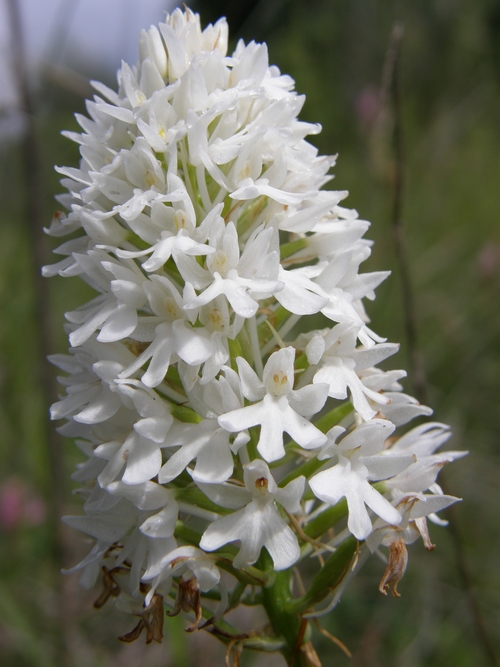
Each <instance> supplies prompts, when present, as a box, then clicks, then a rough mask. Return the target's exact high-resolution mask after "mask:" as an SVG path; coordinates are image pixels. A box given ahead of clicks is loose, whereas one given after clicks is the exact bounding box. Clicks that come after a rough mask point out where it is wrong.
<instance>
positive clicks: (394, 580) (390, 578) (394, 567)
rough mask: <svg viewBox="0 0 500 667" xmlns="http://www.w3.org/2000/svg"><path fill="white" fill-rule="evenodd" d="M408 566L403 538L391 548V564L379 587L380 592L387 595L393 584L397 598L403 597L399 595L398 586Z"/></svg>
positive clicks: (394, 594) (388, 565) (396, 541)
mask: <svg viewBox="0 0 500 667" xmlns="http://www.w3.org/2000/svg"><path fill="white" fill-rule="evenodd" d="M407 564H408V551H407V550H406V544H405V541H404V540H403V538H402V537H400V538H399V539H397V540H394V542H393V543H392V544H391V545H390V546H389V563H388V564H387V567H386V570H385V572H384V576H383V577H382V580H381V582H380V585H379V587H378V589H379V591H380V592H381V593H383V594H384V595H387V591H388V590H389V587H390V585H391V584H392V594H393V596H394V597H395V598H399V597H401V595H400V593H398V590H397V585H398V583H399V581H401V579H402V578H403V575H404V573H405V571H406V565H407Z"/></svg>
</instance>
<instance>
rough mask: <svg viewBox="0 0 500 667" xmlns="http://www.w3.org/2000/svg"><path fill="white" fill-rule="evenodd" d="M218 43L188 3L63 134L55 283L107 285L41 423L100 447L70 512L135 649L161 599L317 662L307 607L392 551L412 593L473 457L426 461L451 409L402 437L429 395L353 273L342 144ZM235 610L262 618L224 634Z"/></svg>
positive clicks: (285, 86)
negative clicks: (450, 490) (246, 608)
mask: <svg viewBox="0 0 500 667" xmlns="http://www.w3.org/2000/svg"><path fill="white" fill-rule="evenodd" d="M227 38H228V30H227V25H226V22H225V20H224V19H221V20H220V21H218V22H217V23H216V24H215V25H209V26H208V27H207V28H206V29H205V30H203V31H202V30H201V27H200V21H199V17H198V15H196V14H193V13H192V12H191V11H190V10H188V9H186V10H185V11H184V12H183V11H181V10H179V9H176V10H175V11H174V12H173V13H172V14H171V15H168V16H167V18H166V20H165V22H164V23H162V24H160V25H159V27H158V28H156V27H151V29H150V30H148V31H144V30H143V31H142V32H141V35H140V40H139V52H140V59H139V62H138V64H137V66H136V67H129V66H128V65H127V64H125V63H123V65H122V67H121V69H120V71H119V73H118V84H119V85H118V92H114V91H113V90H111V89H109V88H107V87H106V86H104V85H103V84H101V83H94V84H93V85H94V87H95V89H96V91H97V95H95V97H94V100H93V101H89V102H87V110H88V114H89V117H85V116H81V115H77V120H78V123H79V124H80V126H81V127H82V130H83V132H82V133H81V134H78V133H74V132H67V133H66V136H67V137H68V138H70V139H71V140H73V141H75V142H77V143H78V144H80V153H81V162H80V166H79V168H68V167H64V168H59V169H58V171H59V172H60V173H61V174H62V175H63V177H64V178H63V180H62V184H63V186H64V187H65V188H66V189H67V193H65V194H63V195H61V196H60V197H59V202H60V203H61V205H62V206H63V207H64V208H65V209H66V211H67V212H66V213H62V212H59V213H57V214H56V215H55V217H54V220H53V222H52V225H51V227H50V229H48V230H47V231H48V233H49V234H51V235H52V236H54V237H65V236H70V239H69V240H66V241H65V242H64V243H63V244H62V245H60V246H59V247H58V248H57V249H56V250H55V252H56V253H57V254H59V255H61V256H62V259H61V261H59V262H58V263H56V264H54V265H52V266H49V267H45V269H44V274H45V275H47V276H50V275H55V274H59V275H61V276H80V277H81V278H82V279H83V280H84V281H86V282H87V283H88V284H89V285H90V286H91V287H93V288H94V289H95V290H96V292H97V296H96V297H95V298H93V299H92V300H91V301H90V302H89V303H87V304H85V305H83V306H81V307H79V308H77V309H76V310H74V311H72V312H69V313H67V314H66V318H67V321H68V324H67V329H68V333H69V340H70V344H71V349H70V350H69V354H67V355H54V356H53V357H52V358H51V361H52V362H53V363H54V364H55V365H56V366H58V367H59V368H60V369H62V371H64V372H65V374H66V375H65V376H64V377H61V378H60V382H61V384H62V385H63V386H64V387H65V394H64V395H63V396H61V399H60V400H59V401H58V402H57V403H55V404H54V405H53V406H52V412H51V416H52V418H53V419H55V420H59V419H65V420H66V422H65V423H64V425H63V426H61V427H60V429H59V431H60V432H61V433H62V434H63V435H64V436H68V437H71V438H74V439H75V440H76V444H77V445H78V447H79V448H80V449H81V451H82V452H83V454H84V456H85V457H86V460H85V462H84V463H81V464H80V465H79V466H78V468H77V470H76V472H75V473H74V475H73V478H74V479H75V480H76V481H77V482H79V483H80V484H81V485H82V489H81V490H80V493H81V495H82V496H83V498H84V500H85V502H84V506H83V509H84V515H82V516H70V517H66V518H65V521H66V522H67V523H68V524H69V525H70V526H72V527H74V528H77V529H79V530H81V531H82V532H84V533H86V534H87V535H88V536H90V538H92V540H93V544H92V548H91V550H90V553H89V554H88V556H87V557H86V558H85V559H84V560H83V561H82V562H81V563H80V564H79V565H78V566H77V567H76V568H75V569H80V570H82V584H83V585H84V586H85V587H91V586H93V585H94V584H95V583H96V581H97V579H102V583H103V585H104V590H103V593H102V594H101V595H100V597H99V599H98V600H97V602H96V606H98V607H99V606H102V604H104V603H105V602H106V601H107V600H108V598H110V597H113V598H115V602H116V604H117V606H118V607H119V608H120V609H122V610H124V611H127V612H129V613H131V614H134V615H136V616H137V617H138V618H139V622H138V625H136V627H135V628H134V630H132V631H131V632H129V633H128V634H125V635H124V636H123V637H122V639H123V640H125V641H132V640H133V639H136V638H137V637H138V636H139V634H140V633H141V631H142V630H145V631H146V640H147V642H150V641H152V640H156V641H160V640H161V637H162V625H163V621H164V615H165V614H164V610H165V608H166V609H167V614H169V615H171V614H175V613H179V612H182V613H183V614H185V615H186V617H187V618H189V619H190V624H189V626H188V627H187V628H186V629H187V630H188V631H193V630H195V629H198V628H201V627H205V628H206V629H207V630H209V631H210V632H212V633H213V634H215V635H216V636H218V637H219V638H220V639H221V640H222V641H225V642H226V643H227V644H228V646H231V648H233V649H234V647H235V646H236V647H237V648H239V649H241V648H242V647H248V648H253V649H257V650H278V651H281V652H282V653H283V654H284V655H285V657H286V658H287V660H289V661H292V660H293V661H296V664H300V663H299V661H302V663H301V664H318V662H314V660H317V656H316V655H315V652H314V648H313V646H312V644H311V641H310V632H309V629H308V623H309V621H308V620H307V619H308V618H310V617H314V616H319V615H321V614H322V613H326V612H328V611H330V610H331V609H333V607H334V606H335V604H336V603H337V602H338V600H339V599H340V595H341V594H342V592H343V590H344V588H345V587H346V585H347V583H348V581H349V580H350V579H351V578H352V576H353V574H354V573H356V572H357V571H358V569H359V568H360V567H361V565H362V563H363V562H364V561H365V560H366V558H367V557H368V555H369V554H371V553H373V552H374V551H379V552H380V551H384V549H385V548H388V554H389V556H388V562H387V567H386V571H385V573H383V576H382V581H381V584H380V590H381V592H383V593H385V594H386V593H387V590H388V589H389V587H390V586H391V585H392V591H393V593H394V595H398V592H397V588H396V585H397V583H398V581H399V580H400V578H401V577H402V575H403V573H404V569H405V566H406V560H407V551H406V544H408V543H410V542H413V541H414V540H416V539H417V538H418V537H419V536H420V537H422V539H423V540H424V543H425V546H426V547H427V548H428V549H431V548H432V545H431V542H430V538H429V534H428V531H427V524H426V517H429V518H430V519H431V520H433V521H435V522H437V523H444V522H443V521H442V520H441V519H439V518H438V517H436V514H435V513H436V512H437V511H439V510H441V509H443V508H445V507H447V506H448V505H450V504H451V503H453V502H455V501H456V500H457V499H456V498H454V497H451V496H447V495H444V494H443V492H442V490H441V489H440V487H439V486H438V485H437V483H436V477H437V474H438V472H439V471H440V469H441V468H442V466H443V465H444V463H445V462H447V461H451V460H453V459H454V458H457V457H458V456H460V455H461V454H462V453H461V452H460V453H459V452H446V453H436V452H437V450H438V448H439V447H440V446H441V445H442V444H443V443H444V442H445V441H446V440H447V439H448V438H449V436H450V431H449V429H448V427H447V426H445V425H443V424H440V423H435V422H431V423H427V424H424V425H420V426H418V427H416V428H413V429H412V430H409V431H407V432H406V433H405V434H404V435H402V436H399V437H398V436H396V435H395V433H396V429H397V428H398V427H400V426H403V425H405V424H407V423H408V422H409V421H410V420H411V419H413V418H415V417H418V416H422V415H425V416H426V415H429V414H431V410H430V409H429V408H427V407H425V406H422V405H420V404H419V403H418V402H417V401H416V400H415V399H413V398H412V397H410V396H408V395H406V394H404V393H403V392H402V387H401V385H400V384H399V380H400V379H401V378H403V377H404V376H405V372H404V371H399V370H391V371H382V370H380V369H379V368H377V366H378V364H379V363H380V362H382V361H383V360H384V359H386V358H387V357H389V356H390V355H392V354H394V353H395V352H396V351H397V349H398V346H397V345H395V344H392V343H387V342H385V340H384V339H382V338H380V337H379V336H378V335H377V334H375V333H374V332H373V331H372V330H371V329H370V328H369V327H368V325H367V323H368V318H367V315H366V313H365V310H364V307H363V299H364V298H367V299H370V300H372V299H374V298H375V294H374V289H375V288H376V287H377V286H378V285H379V284H380V283H381V282H382V281H383V280H384V279H385V278H386V277H387V275H388V273H387V272H372V273H363V274H360V273H359V267H360V265H361V263H362V262H363V261H364V260H366V259H367V258H368V257H369V255H370V248H371V243H370V242H369V241H367V240H365V239H364V238H363V235H364V233H365V232H366V230H367V229H368V227H369V223H367V222H365V221H363V220H360V219H359V218H358V217H357V214H356V212H355V211H353V210H349V209H346V208H343V207H342V206H341V205H340V202H341V201H342V200H343V199H344V198H345V197H346V196H347V193H346V192H338V191H334V190H323V189H322V187H323V186H324V185H325V183H327V182H328V181H329V179H330V178H331V176H329V170H330V169H331V167H332V166H333V165H334V163H335V158H333V157H325V156H319V155H318V153H317V150H316V149H315V148H314V147H313V146H312V145H311V144H310V143H308V142H307V141H306V137H307V136H308V135H313V134H316V133H318V132H319V131H320V127H319V126H318V125H312V124H309V123H305V122H302V121H300V120H298V118H297V116H298V114H299V112H300V110H301V108H302V105H303V103H304V97H303V96H300V95H298V94H297V93H296V92H295V91H294V81H293V80H292V79H291V78H290V77H289V76H285V75H282V74H281V73H280V71H279V70H278V68H277V67H274V66H271V67H270V66H269V64H268V54H267V48H266V45H265V44H256V43H254V42H251V43H250V44H244V43H243V42H242V41H240V42H239V43H238V45H237V47H236V50H235V51H234V53H233V54H232V55H230V56H228V55H227ZM318 323H319V324H320V325H321V324H322V325H323V326H324V328H320V329H318V328H317V327H318ZM301 567H302V569H303V570H304V571H305V572H306V574H307V576H306V580H307V581H308V582H309V583H308V585H307V586H304V585H303V584H302V579H301V577H300V574H299V573H300V568H301ZM222 571H224V574H223V575H222ZM239 604H246V605H255V604H262V605H264V607H265V609H266V611H267V613H268V616H269V620H270V623H271V627H272V630H269V629H266V630H263V631H261V632H259V631H257V630H252V631H251V632H250V631H246V632H242V631H241V630H238V629H236V628H233V627H232V626H230V624H229V623H228V622H227V621H226V620H225V618H224V615H225V613H226V612H227V611H229V610H231V609H233V608H235V607H236V606H238V605H239Z"/></svg>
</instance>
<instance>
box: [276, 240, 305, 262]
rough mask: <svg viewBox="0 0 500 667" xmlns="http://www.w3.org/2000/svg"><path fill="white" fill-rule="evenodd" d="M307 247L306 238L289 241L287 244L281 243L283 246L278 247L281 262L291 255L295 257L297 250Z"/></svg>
mask: <svg viewBox="0 0 500 667" xmlns="http://www.w3.org/2000/svg"><path fill="white" fill-rule="evenodd" d="M307 246H308V240H307V238H302V239H296V240H295V241H289V242H288V243H283V245H282V246H280V259H281V261H283V260H284V259H286V258H287V257H290V256H291V255H295V253H296V252H299V250H303V249H304V248H307Z"/></svg>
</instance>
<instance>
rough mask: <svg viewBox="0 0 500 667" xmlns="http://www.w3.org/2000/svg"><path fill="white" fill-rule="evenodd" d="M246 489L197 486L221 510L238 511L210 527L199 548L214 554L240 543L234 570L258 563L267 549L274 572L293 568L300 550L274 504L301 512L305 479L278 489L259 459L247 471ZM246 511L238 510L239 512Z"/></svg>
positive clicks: (302, 478)
mask: <svg viewBox="0 0 500 667" xmlns="http://www.w3.org/2000/svg"><path fill="white" fill-rule="evenodd" d="M244 470H245V471H244V479H245V488H242V487H238V486H232V485H230V484H224V485H219V484H213V485H212V484H198V486H200V488H201V489H202V491H203V492H204V493H206V495H207V496H208V497H209V498H210V499H211V500H214V502H216V503H217V504H219V505H221V506H222V507H227V508H230V509H237V511H236V512H234V513H233V514H230V515H228V516H225V517H222V518H221V519H217V521H215V522H214V523H211V524H210V525H209V526H208V528H207V529H206V531H205V532H204V533H203V536H202V538H201V540H200V547H201V548H202V549H205V550H206V551H214V549H218V548H220V547H221V546H222V545H224V544H227V543H228V542H234V541H235V540H240V543H241V546H240V551H239V553H238V555H237V556H236V558H235V559H234V561H233V564H234V566H235V567H246V566H247V565H251V564H252V563H255V561H256V560H257V558H258V557H259V555H260V551H261V549H262V547H266V549H267V550H268V551H269V553H270V555H271V558H272V559H273V562H274V569H275V570H284V569H285V568H287V567H290V565H292V564H293V563H295V561H296V560H297V559H298V558H299V555H300V549H299V544H298V542H297V538H296V537H295V535H294V533H293V532H292V530H291V529H290V528H289V526H287V524H286V523H285V522H284V521H283V519H282V518H281V516H280V515H279V512H278V510H277V508H276V504H275V501H277V502H279V503H280V505H283V507H284V508H285V509H286V510H287V511H288V512H298V511H299V509H300V498H301V497H302V493H303V490H304V484H305V478H304V477H298V478H297V479H294V480H293V481H292V482H290V483H289V484H288V485H287V486H285V487H284V488H283V489H280V488H278V487H277V485H276V482H275V481H274V479H273V477H272V475H271V473H270V471H269V467H268V466H267V465H266V463H264V461H261V460H259V459H255V461H252V462H251V463H247V464H246V465H245V469H244ZM241 507H242V508H243V509H238V508H241Z"/></svg>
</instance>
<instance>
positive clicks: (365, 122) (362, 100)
mask: <svg viewBox="0 0 500 667" xmlns="http://www.w3.org/2000/svg"><path fill="white" fill-rule="evenodd" d="M354 109H355V111H356V116H357V117H358V119H359V121H360V123H361V125H362V126H363V127H364V128H365V129H369V128H370V127H371V126H372V125H373V124H374V122H375V121H376V119H377V116H378V114H379V111H380V95H379V92H378V90H377V88H376V87H375V86H372V85H368V86H366V87H365V88H363V90H362V91H361V92H360V93H359V94H358V95H357V96H356V99H355V101H354Z"/></svg>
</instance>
